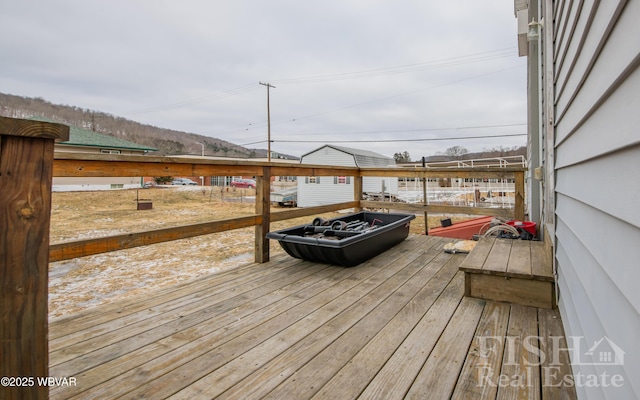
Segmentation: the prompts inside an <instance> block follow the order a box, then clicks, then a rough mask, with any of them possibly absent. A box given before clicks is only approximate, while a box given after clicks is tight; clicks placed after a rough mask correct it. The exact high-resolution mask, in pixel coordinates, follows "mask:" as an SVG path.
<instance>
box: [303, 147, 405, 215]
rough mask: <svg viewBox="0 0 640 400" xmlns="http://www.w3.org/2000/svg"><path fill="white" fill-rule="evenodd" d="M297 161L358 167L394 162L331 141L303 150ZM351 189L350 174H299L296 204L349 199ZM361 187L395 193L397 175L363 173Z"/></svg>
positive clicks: (367, 190)
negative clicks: (384, 175)
mask: <svg viewBox="0 0 640 400" xmlns="http://www.w3.org/2000/svg"><path fill="white" fill-rule="evenodd" d="M300 163H301V164H316V165H332V166H343V167H360V168H366V167H389V166H395V164H396V163H395V160H394V159H393V158H390V157H386V156H383V155H381V154H378V153H374V152H373V151H367V150H360V149H352V148H348V147H342V146H334V145H324V146H322V147H320V148H318V149H316V150H313V151H312V152H309V153H307V154H304V155H303V156H302V157H301V159H300ZM353 190H354V189H353V177H351V176H299V177H298V207H311V206H320V205H325V204H332V203H342V202H346V201H353ZM362 191H363V192H372V193H381V192H384V193H387V194H389V193H390V194H393V195H397V194H398V178H383V177H368V176H367V177H364V178H362Z"/></svg>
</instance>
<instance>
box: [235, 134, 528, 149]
mask: <svg viewBox="0 0 640 400" xmlns="http://www.w3.org/2000/svg"><path fill="white" fill-rule="evenodd" d="M516 136H527V134H526V133H512V134H507V135H483V136H458V137H438V138H417V139H379V140H369V139H368V140H330V141H329V142H331V143H399V142H432V141H433V142H435V141H444V140H472V139H491V138H502V137H516ZM264 142H265V141H264V140H261V141H258V142H252V143H245V144H241V145H240V146H248V145H252V144H258V143H264ZM272 142H274V143H327V142H328V141H327V140H272Z"/></svg>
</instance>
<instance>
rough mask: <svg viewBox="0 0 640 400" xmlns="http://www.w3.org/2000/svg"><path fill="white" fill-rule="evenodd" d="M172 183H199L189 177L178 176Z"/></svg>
mask: <svg viewBox="0 0 640 400" xmlns="http://www.w3.org/2000/svg"><path fill="white" fill-rule="evenodd" d="M171 184H172V185H196V186H197V185H198V184H197V183H196V182H194V181H192V180H191V179H189V178H176V179H174V180H173V182H171Z"/></svg>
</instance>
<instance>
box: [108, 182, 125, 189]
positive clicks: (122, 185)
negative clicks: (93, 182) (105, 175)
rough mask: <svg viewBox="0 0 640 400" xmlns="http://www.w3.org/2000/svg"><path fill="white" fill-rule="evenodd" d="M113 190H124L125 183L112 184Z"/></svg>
mask: <svg viewBox="0 0 640 400" xmlns="http://www.w3.org/2000/svg"><path fill="white" fill-rule="evenodd" d="M111 189H124V184H123V183H112V184H111Z"/></svg>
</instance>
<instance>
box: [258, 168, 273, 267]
mask: <svg viewBox="0 0 640 400" xmlns="http://www.w3.org/2000/svg"><path fill="white" fill-rule="evenodd" d="M256 178H257V179H256V214H258V215H260V216H261V217H262V222H261V223H260V224H258V225H256V227H255V246H254V248H255V262H256V263H265V262H267V261H269V239H267V237H266V236H267V233H269V226H270V224H271V199H270V195H271V167H270V166H265V167H263V168H262V175H260V176H258V177H256Z"/></svg>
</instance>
